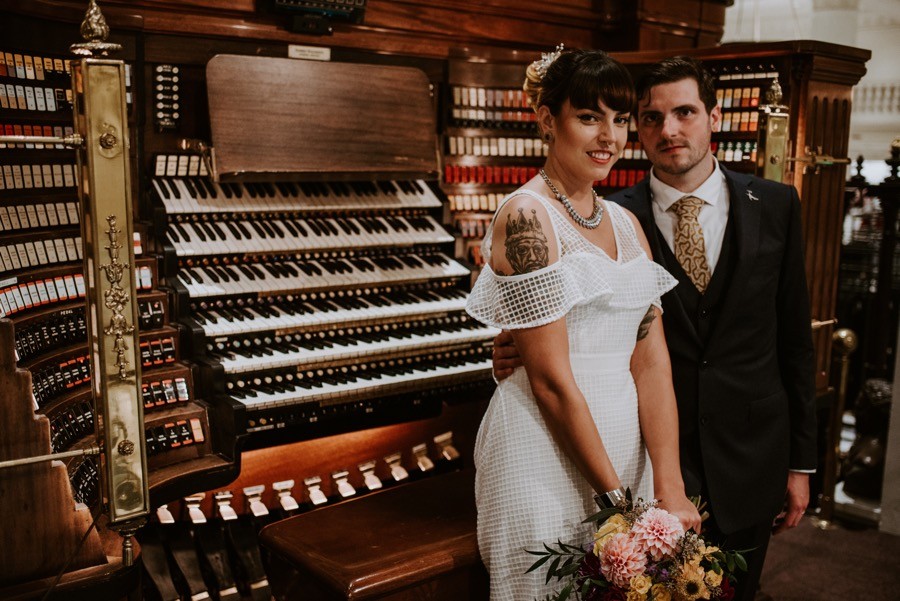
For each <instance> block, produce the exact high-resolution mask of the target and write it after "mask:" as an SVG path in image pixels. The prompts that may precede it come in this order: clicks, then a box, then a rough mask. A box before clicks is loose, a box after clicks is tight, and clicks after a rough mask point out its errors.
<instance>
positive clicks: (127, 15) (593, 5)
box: [4, 0, 733, 62]
mask: <svg viewBox="0 0 900 601" xmlns="http://www.w3.org/2000/svg"><path fill="white" fill-rule="evenodd" d="M732 2H733V0H637V1H633V0H482V1H479V2H472V1H465V0H369V2H368V3H367V7H366V11H365V19H364V22H363V23H362V24H359V25H354V24H348V23H342V22H340V21H335V22H334V23H333V29H334V34H333V35H331V36H313V35H306V34H297V33H292V32H290V31H289V30H288V23H289V17H286V16H284V15H281V14H275V13H273V12H272V11H271V8H270V7H271V3H270V1H269V0H183V1H180V2H175V1H173V0H104V1H103V2H102V10H103V12H104V14H105V15H106V17H107V20H108V21H109V23H110V25H111V27H112V28H113V29H114V30H116V29H120V30H121V29H139V30H143V31H145V32H155V33H160V32H165V33H168V34H185V35H203V36H216V37H227V38H232V39H233V38H243V39H248V40H249V39H257V40H270V41H281V42H290V43H296V44H308V45H315V46H336V47H343V48H355V49H358V50H368V51H375V52H383V53H391V54H407V55H414V56H422V57H434V58H447V57H451V56H473V55H475V56H477V55H482V54H485V53H486V54H489V55H491V56H493V57H494V58H501V57H504V56H505V57H506V58H508V59H509V60H513V61H519V62H521V61H522V60H524V59H523V58H522V57H520V56H517V54H518V53H520V52H522V51H526V52H528V53H529V56H530V55H531V53H532V52H533V51H534V50H546V49H548V48H552V47H554V46H556V44H558V43H560V42H563V43H565V44H566V45H567V46H569V47H581V48H601V49H604V50H617V51H625V50H653V49H676V48H696V47H702V46H714V45H716V44H717V43H718V42H719V40H720V39H721V38H722V33H723V28H724V23H725V8H726V6H727V5H730V4H731V3H732ZM4 4H5V5H8V6H10V7H11V8H13V9H14V10H15V11H16V12H18V13H24V14H32V15H35V16H41V17H45V18H48V19H58V20H64V21H76V22H77V21H78V20H80V18H81V15H83V13H84V10H85V7H86V5H87V2H86V0H8V1H7V2H4Z"/></svg>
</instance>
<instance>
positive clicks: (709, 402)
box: [494, 57, 816, 600]
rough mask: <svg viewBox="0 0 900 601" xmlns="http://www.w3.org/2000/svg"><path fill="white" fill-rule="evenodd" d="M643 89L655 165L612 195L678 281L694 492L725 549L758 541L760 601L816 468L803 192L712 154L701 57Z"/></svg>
mask: <svg viewBox="0 0 900 601" xmlns="http://www.w3.org/2000/svg"><path fill="white" fill-rule="evenodd" d="M637 96H638V98H639V101H638V107H637V124H638V135H639V137H640V141H641V143H642V145H643V147H644V150H645V151H646V152H647V155H648V157H649V158H650V160H651V162H652V163H653V169H652V170H651V172H650V176H649V177H648V178H647V179H645V180H643V181H642V182H640V183H639V184H637V185H636V186H634V187H633V188H629V189H627V190H623V191H621V192H617V193H616V194H613V195H612V196H610V197H609V200H611V201H615V202H617V203H619V204H621V205H622V206H623V207H625V208H627V209H628V210H630V211H631V212H632V213H634V214H635V216H636V217H637V218H638V220H639V221H640V223H641V225H642V226H643V229H644V232H645V233H646V234H647V238H648V239H649V241H650V246H651V248H652V250H653V257H654V259H655V260H656V261H657V262H658V263H660V264H661V265H662V266H663V267H665V268H666V269H667V270H668V271H669V272H670V273H671V274H672V275H673V276H674V277H676V278H677V279H678V282H679V283H678V286H676V288H675V289H674V290H672V291H671V292H669V293H667V294H666V295H665V296H663V303H662V304H663V310H664V312H665V335H666V342H667V344H668V347H669V354H670V356H671V361H672V376H673V382H674V386H675V395H676V397H677V399H678V414H679V431H680V432H679V437H680V447H681V469H682V473H683V476H684V482H685V487H686V489H687V494H688V495H698V494H699V495H701V496H702V497H703V499H704V500H706V501H707V502H708V503H709V507H708V509H709V511H710V514H711V519H710V520H709V522H708V523H707V525H708V526H709V527H710V531H711V534H712V535H713V536H714V537H715V538H717V539H718V540H719V541H721V542H722V544H723V545H724V546H726V547H727V548H731V549H746V548H750V547H755V548H756V550H755V551H754V552H752V553H751V554H750V555H749V557H748V563H749V569H748V573H747V574H738V576H739V582H738V590H737V596H736V598H737V599H743V600H752V599H753V597H754V595H755V592H756V589H757V587H758V582H759V575H760V572H761V571H762V565H763V560H764V558H765V552H766V547H767V545H768V542H769V536H770V534H771V532H772V531H773V520H774V519H775V518H776V515H778V517H779V520H780V523H779V524H778V525H777V526H776V527H775V528H774V532H776V533H777V532H780V531H782V530H784V529H786V528H792V527H794V526H796V525H797V524H798V523H799V521H800V518H801V517H802V515H803V512H804V510H805V509H806V505H807V503H808V501H809V474H810V473H812V472H814V471H815V467H816V427H815V404H814V403H815V401H814V394H813V393H814V364H813V347H812V333H811V329H810V310H809V298H808V293H807V288H806V275H805V271H804V260H803V241H802V236H801V222H800V204H799V199H798V197H797V192H796V190H795V189H794V188H793V187H790V186H786V185H783V184H778V183H774V182H771V181H767V180H763V179H760V178H757V177H754V176H750V175H744V174H740V173H734V172H731V171H728V170H726V169H724V168H723V167H722V166H721V165H719V164H718V162H717V161H716V160H715V158H714V157H713V155H712V153H711V152H710V139H711V134H712V132H713V131H715V130H717V129H718V126H719V122H720V120H721V111H720V109H719V107H718V106H716V95H715V88H714V82H713V80H712V77H711V76H710V75H709V73H708V72H707V71H705V70H704V68H703V67H702V66H701V65H700V63H699V62H697V61H696V60H694V59H692V58H688V57H675V58H671V59H667V60H664V61H662V62H660V63H658V64H656V65H654V66H653V67H651V68H650V69H649V70H648V71H647V72H646V73H644V74H643V75H642V77H641V78H640V79H639V80H638V82H637ZM494 356H495V360H494V366H495V373H496V375H497V377H498V378H502V377H506V376H507V375H509V373H511V370H512V368H514V367H516V366H518V365H520V364H521V363H520V362H519V361H518V357H517V353H516V351H515V348H514V347H513V346H512V343H511V337H510V336H509V335H508V334H507V333H504V334H501V335H500V336H499V337H498V338H497V341H496V348H495V352H494ZM782 509H784V512H783V513H782V514H781V515H779V512H781V511H782ZM782 518H783V521H782Z"/></svg>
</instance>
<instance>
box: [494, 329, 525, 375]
mask: <svg viewBox="0 0 900 601" xmlns="http://www.w3.org/2000/svg"><path fill="white" fill-rule="evenodd" d="M492 359H493V368H494V377H495V378H497V380H498V381H499V380H505V379H506V378H508V377H509V376H511V375H512V373H513V371H514V370H515V369H516V368H517V367H522V357H520V356H519V351H518V350H517V349H516V343H515V342H514V341H513V336H512V334H510V333H509V332H508V331H506V330H503V331H502V332H500V333H499V334H497V337H496V338H494V353H493V356H492Z"/></svg>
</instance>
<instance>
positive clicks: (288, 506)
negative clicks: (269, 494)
mask: <svg viewBox="0 0 900 601" xmlns="http://www.w3.org/2000/svg"><path fill="white" fill-rule="evenodd" d="M272 489H273V490H274V491H275V492H276V493H277V494H278V503H279V504H280V505H281V509H282V510H283V511H284V512H285V513H286V514H290V513H292V512H294V511H297V510H298V509H300V505H299V504H298V503H297V500H296V499H295V498H294V497H293V495H292V491H293V490H294V481H293V480H282V481H281V482H275V483H273V484H272Z"/></svg>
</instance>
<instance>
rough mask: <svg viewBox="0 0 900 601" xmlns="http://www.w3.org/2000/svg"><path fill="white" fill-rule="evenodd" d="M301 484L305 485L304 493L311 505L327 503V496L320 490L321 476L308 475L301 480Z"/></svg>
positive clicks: (316, 505)
mask: <svg viewBox="0 0 900 601" xmlns="http://www.w3.org/2000/svg"><path fill="white" fill-rule="evenodd" d="M303 484H304V485H305V486H306V494H307V496H309V502H310V503H312V505H313V507H318V506H319V505H324V504H326V503H328V497H326V496H325V493H324V492H322V478H321V477H319V476H310V477H309V478H305V479H304V480H303Z"/></svg>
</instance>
